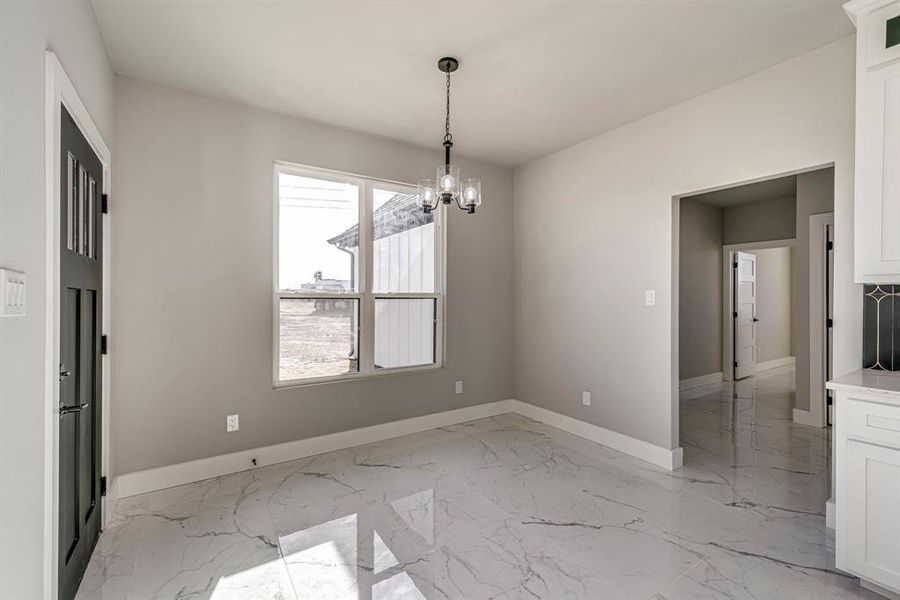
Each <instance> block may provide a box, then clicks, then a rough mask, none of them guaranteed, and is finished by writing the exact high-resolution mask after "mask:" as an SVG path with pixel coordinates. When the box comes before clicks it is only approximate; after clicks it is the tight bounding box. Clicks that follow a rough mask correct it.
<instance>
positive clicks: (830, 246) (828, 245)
mask: <svg viewBox="0 0 900 600" xmlns="http://www.w3.org/2000/svg"><path fill="white" fill-rule="evenodd" d="M825 249H826V250H834V242H832V241H831V240H828V241H827V242H826V243H825Z"/></svg>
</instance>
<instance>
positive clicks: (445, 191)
mask: <svg viewBox="0 0 900 600" xmlns="http://www.w3.org/2000/svg"><path fill="white" fill-rule="evenodd" d="M458 68H459V61H458V60H456V59H455V58H452V57H449V56H448V57H444V58H442V59H440V60H439V61H438V69H440V70H441V72H443V73H446V74H447V114H446V119H445V121H444V127H445V133H444V144H443V145H444V164H442V165H441V166H439V167H438V168H437V173H436V177H435V179H420V180H419V182H418V185H417V186H416V203H417V204H418V205H419V206H421V207H422V208H423V210H424V211H425V212H426V213H430V212H431V211H433V210H434V209H435V208H437V207H438V205H439V204H440V203H443V204H450V203H452V202H453V201H454V200H455V201H456V204H457V205H458V206H459V208H461V209H462V210H464V211H466V212H467V213H469V214H474V213H475V209H476V208H478V207H479V206H481V180H480V179H477V178H474V177H467V178H465V179H463V178H462V175H461V173H460V170H459V167H457V166H456V165H454V164H452V163H451V162H450V150H451V148H453V135H452V134H451V133H450V73H452V72H454V71H456V69H458Z"/></svg>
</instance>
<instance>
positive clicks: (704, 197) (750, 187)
mask: <svg viewBox="0 0 900 600" xmlns="http://www.w3.org/2000/svg"><path fill="white" fill-rule="evenodd" d="M796 195H797V176H796V175H787V176H785V177H776V178H775V179H766V180H764V181H757V182H756V183H747V184H744V185H738V186H735V187H730V188H725V189H721V190H716V191H714V192H706V193H703V194H697V195H694V196H685V197H686V198H690V199H691V200H696V201H697V202H702V203H703V204H709V205H710V206H718V207H719V208H728V207H729V206H739V205H741V204H756V203H757V202H765V201H766V200H781V199H783V198H794V197H795V196H796Z"/></svg>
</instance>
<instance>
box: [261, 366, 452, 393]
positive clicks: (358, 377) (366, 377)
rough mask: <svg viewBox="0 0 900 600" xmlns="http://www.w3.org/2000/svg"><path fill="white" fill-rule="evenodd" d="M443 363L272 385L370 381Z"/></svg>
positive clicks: (424, 370) (288, 386)
mask: <svg viewBox="0 0 900 600" xmlns="http://www.w3.org/2000/svg"><path fill="white" fill-rule="evenodd" d="M443 370H444V365H442V364H436V365H425V366H421V367H395V368H392V369H379V370H378V371H375V372H373V373H353V374H347V375H336V376H334V377H318V378H316V379H293V380H290V381H276V382H274V383H273V385H272V387H273V389H275V390H276V391H278V390H289V389H294V388H305V387H311V386H318V385H329V384H334V383H353V382H360V381H370V380H372V379H383V378H385V377H397V376H401V375H416V374H419V373H431V372H434V371H443Z"/></svg>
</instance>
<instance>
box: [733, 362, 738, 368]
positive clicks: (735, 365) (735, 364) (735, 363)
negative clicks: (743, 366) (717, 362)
mask: <svg viewBox="0 0 900 600" xmlns="http://www.w3.org/2000/svg"><path fill="white" fill-rule="evenodd" d="M734 368H735V369H737V361H734Z"/></svg>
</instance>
